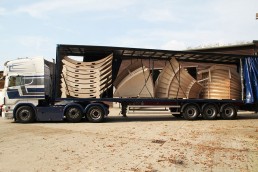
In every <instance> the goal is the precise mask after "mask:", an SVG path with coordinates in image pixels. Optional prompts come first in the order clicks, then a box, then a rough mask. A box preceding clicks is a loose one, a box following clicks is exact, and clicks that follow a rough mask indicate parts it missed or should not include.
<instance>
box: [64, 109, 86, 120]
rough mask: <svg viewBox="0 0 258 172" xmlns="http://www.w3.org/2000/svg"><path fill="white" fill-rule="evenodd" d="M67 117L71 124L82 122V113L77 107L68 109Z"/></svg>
mask: <svg viewBox="0 0 258 172" xmlns="http://www.w3.org/2000/svg"><path fill="white" fill-rule="evenodd" d="M65 116H66V119H67V120H68V121H69V122H80V121H81V119H82V111H81V109H79V108H78V107H76V106H72V107H68V108H67V109H66V111H65Z"/></svg>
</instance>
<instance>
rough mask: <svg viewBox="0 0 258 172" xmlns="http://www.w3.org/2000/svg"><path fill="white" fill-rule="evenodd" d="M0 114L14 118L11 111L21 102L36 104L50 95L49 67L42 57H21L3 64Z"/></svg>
mask: <svg viewBox="0 0 258 172" xmlns="http://www.w3.org/2000/svg"><path fill="white" fill-rule="evenodd" d="M3 77H4V78H5V84H4V88H3V90H2V94H3V97H4V105H3V108H2V116H3V117H5V118H10V119H11V118H15V117H14V116H13V111H14V110H15V109H17V108H18V107H19V106H20V105H22V104H27V103H30V104H31V105H32V106H37V105H38V104H39V101H40V100H44V99H45V97H46V96H49V95H50V87H51V82H50V69H49V67H48V66H47V65H46V64H45V60H44V58H43V57H36V58H21V59H17V60H12V61H8V62H6V63H5V64H4V72H3Z"/></svg>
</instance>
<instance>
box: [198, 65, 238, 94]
mask: <svg viewBox="0 0 258 172" xmlns="http://www.w3.org/2000/svg"><path fill="white" fill-rule="evenodd" d="M198 73H200V74H202V75H203V81H202V84H203V85H204V90H203V98H205V99H241V79H240V75H239V73H237V71H236V69H235V68H231V67H229V66H226V65H213V66H212V67H210V68H209V69H206V70H202V71H199V72H198Z"/></svg>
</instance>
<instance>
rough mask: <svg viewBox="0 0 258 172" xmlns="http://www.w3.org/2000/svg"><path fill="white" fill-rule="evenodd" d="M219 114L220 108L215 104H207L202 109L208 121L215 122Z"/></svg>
mask: <svg viewBox="0 0 258 172" xmlns="http://www.w3.org/2000/svg"><path fill="white" fill-rule="evenodd" d="M218 113H219V110H218V107H217V106H216V105H215V104H206V105H204V106H203V108H202V116H203V118H204V119H207V120H214V119H216V118H217V115H218Z"/></svg>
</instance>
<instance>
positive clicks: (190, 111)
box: [182, 104, 200, 120]
mask: <svg viewBox="0 0 258 172" xmlns="http://www.w3.org/2000/svg"><path fill="white" fill-rule="evenodd" d="M182 114H183V117H184V118H185V119H187V120H195V119H197V118H198V116H199V115H200V110H199V107H198V105H196V104H187V105H185V107H183V111H182Z"/></svg>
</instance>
